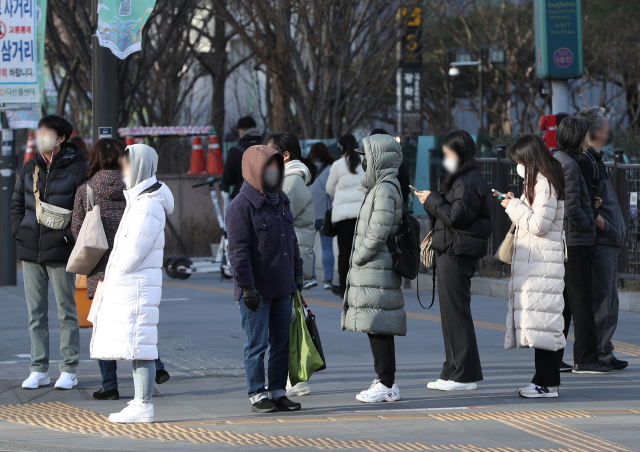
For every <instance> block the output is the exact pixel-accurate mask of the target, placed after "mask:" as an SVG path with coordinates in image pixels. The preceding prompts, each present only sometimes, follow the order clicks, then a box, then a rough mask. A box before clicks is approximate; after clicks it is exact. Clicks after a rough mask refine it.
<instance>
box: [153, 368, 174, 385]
mask: <svg viewBox="0 0 640 452" xmlns="http://www.w3.org/2000/svg"><path fill="white" fill-rule="evenodd" d="M169 378H171V375H169V372H167V371H166V370H164V369H158V370H156V383H158V384H159V385H161V384H162V383H166V382H167V381H169Z"/></svg>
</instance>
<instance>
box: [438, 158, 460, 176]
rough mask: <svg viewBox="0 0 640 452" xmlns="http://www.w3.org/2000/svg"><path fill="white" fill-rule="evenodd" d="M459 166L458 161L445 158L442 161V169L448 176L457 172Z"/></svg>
mask: <svg viewBox="0 0 640 452" xmlns="http://www.w3.org/2000/svg"><path fill="white" fill-rule="evenodd" d="M459 166H460V160H458V159H456V158H445V159H444V160H443V161H442V167H443V168H444V169H445V170H447V172H448V173H449V174H453V173H455V172H456V171H458V167H459Z"/></svg>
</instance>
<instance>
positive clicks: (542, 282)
mask: <svg viewBox="0 0 640 452" xmlns="http://www.w3.org/2000/svg"><path fill="white" fill-rule="evenodd" d="M506 212H507V214H508V215H509V218H511V220H512V221H513V222H514V223H515V224H516V236H515V240H514V254H513V263H512V265H511V281H510V283H509V313H508V314H507V334H506V337H505V341H504V348H506V349H510V348H516V347H517V348H525V347H531V348H540V349H543V350H550V351H556V350H559V349H561V348H564V347H565V345H566V341H565V338H564V334H562V330H563V329H564V319H563V317H562V311H563V310H564V298H563V297H562V292H563V290H564V259H565V256H566V254H565V238H564V231H563V227H562V226H563V225H562V223H563V218H564V201H559V200H558V198H557V196H556V191H555V189H554V188H553V187H551V188H550V187H549V181H548V180H547V178H546V177H544V176H542V175H538V179H537V182H536V186H535V197H534V199H533V204H532V205H530V204H529V202H528V201H527V200H526V198H525V196H524V194H523V195H522V197H521V198H520V199H514V200H513V201H510V202H509V204H508V205H507V209H506Z"/></svg>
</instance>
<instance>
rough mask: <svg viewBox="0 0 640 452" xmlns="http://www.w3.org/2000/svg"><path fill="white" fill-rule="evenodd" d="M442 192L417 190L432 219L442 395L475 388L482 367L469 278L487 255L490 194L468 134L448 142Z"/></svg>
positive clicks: (450, 137) (438, 384) (450, 136)
mask: <svg viewBox="0 0 640 452" xmlns="http://www.w3.org/2000/svg"><path fill="white" fill-rule="evenodd" d="M442 148H443V151H444V160H443V166H444V168H445V169H446V170H447V172H448V173H449V177H448V178H447V180H446V182H445V186H444V189H443V190H442V191H441V192H440V193H436V192H433V191H431V192H430V191H422V192H416V195H417V196H418V198H419V199H420V202H421V203H422V204H423V205H424V208H425V210H426V211H427V213H428V214H429V217H430V218H431V221H432V224H435V227H434V228H433V230H434V233H433V247H434V249H435V251H436V270H435V271H436V275H437V282H438V300H439V303H440V316H441V322H442V334H443V336H444V346H445V354H446V361H445V362H444V365H443V368H442V372H441V373H440V379H438V380H437V381H435V382H431V383H429V384H428V385H427V387H428V388H429V389H438V390H441V391H455V390H469V389H476V388H477V382H478V381H481V380H482V367H481V365H480V355H479V353H478V344H477V342H476V333H475V330H474V327H473V317H472V315H471V277H472V276H473V274H474V272H475V269H476V264H477V261H478V259H481V258H483V257H484V256H485V255H486V254H487V248H488V243H489V241H488V240H489V237H490V236H491V202H492V201H491V191H490V189H489V184H487V181H486V180H485V179H484V177H482V175H481V174H480V172H479V171H477V168H476V167H477V165H478V162H477V161H476V159H474V158H473V156H474V155H475V153H476V145H475V143H474V141H473V139H472V138H471V135H469V134H468V133H467V132H465V131H464V130H454V131H453V132H449V134H447V135H446V136H445V138H444V141H443V145H442Z"/></svg>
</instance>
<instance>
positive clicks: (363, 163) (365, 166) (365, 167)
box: [362, 157, 367, 173]
mask: <svg viewBox="0 0 640 452" xmlns="http://www.w3.org/2000/svg"><path fill="white" fill-rule="evenodd" d="M362 171H364V172H365V173H366V172H367V158H366V157H365V158H363V159H362Z"/></svg>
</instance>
